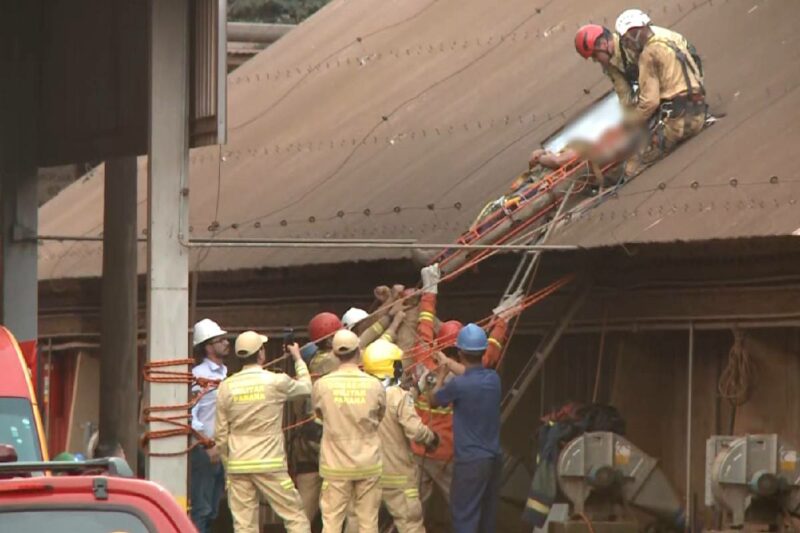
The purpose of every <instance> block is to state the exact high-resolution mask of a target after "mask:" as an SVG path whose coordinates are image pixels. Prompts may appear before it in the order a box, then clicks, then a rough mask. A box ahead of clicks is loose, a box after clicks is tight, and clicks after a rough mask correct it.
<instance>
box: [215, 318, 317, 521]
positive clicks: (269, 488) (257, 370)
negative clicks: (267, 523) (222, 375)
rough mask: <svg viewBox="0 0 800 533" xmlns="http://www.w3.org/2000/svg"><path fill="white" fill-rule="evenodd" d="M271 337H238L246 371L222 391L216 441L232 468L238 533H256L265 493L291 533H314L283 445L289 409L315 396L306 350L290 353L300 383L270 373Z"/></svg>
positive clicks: (225, 383) (230, 475)
mask: <svg viewBox="0 0 800 533" xmlns="http://www.w3.org/2000/svg"><path fill="white" fill-rule="evenodd" d="M266 342H267V337H265V336H263V335H259V334H258V333H256V332H254V331H245V332H244V333H242V334H241V335H239V337H237V338H236V346H235V352H236V356H237V357H239V358H240V359H241V360H242V370H241V371H240V372H238V373H237V374H235V375H233V376H231V377H229V378H227V379H226V380H225V381H223V382H222V383H221V384H220V386H219V389H218V390H219V393H218V399H217V420H216V435H215V437H214V440H215V442H216V444H217V447H218V448H219V451H220V455H221V456H222V458H223V460H224V461H225V463H226V465H227V475H228V505H229V506H230V509H231V514H232V515H233V523H234V530H235V531H236V533H256V532H258V531H260V530H261V528H260V525H259V521H258V511H259V498H258V495H259V493H260V494H261V495H262V496H263V497H264V498H265V499H266V500H267V502H268V503H269V505H270V507H272V509H273V510H274V511H275V513H277V515H278V516H280V517H281V519H282V520H283V521H284V524H285V527H286V531H288V532H289V533H295V532H296V533H310V531H311V527H310V526H309V522H308V518H306V515H305V513H304V512H303V503H302V500H301V498H300V493H299V492H298V491H297V489H296V488H295V486H294V482H292V478H291V477H289V473H288V468H287V464H286V452H285V450H284V442H283V407H284V403H285V402H286V401H288V400H290V399H292V398H297V397H302V396H308V395H309V394H311V377H310V376H309V373H308V368H307V367H306V364H305V362H303V358H302V357H301V355H300V348H299V347H298V346H297V344H291V345H290V346H289V347H288V349H289V353H291V355H292V358H293V359H294V369H295V375H296V376H297V379H296V380H295V379H292V378H291V377H289V376H288V375H287V374H276V373H273V372H270V371H268V370H265V369H263V368H262V365H263V364H264V363H265V362H266V350H265V348H264V345H265V344H266Z"/></svg>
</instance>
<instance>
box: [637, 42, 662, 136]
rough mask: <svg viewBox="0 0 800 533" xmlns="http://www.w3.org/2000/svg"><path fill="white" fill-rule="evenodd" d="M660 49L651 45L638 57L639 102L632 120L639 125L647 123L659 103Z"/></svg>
mask: <svg viewBox="0 0 800 533" xmlns="http://www.w3.org/2000/svg"><path fill="white" fill-rule="evenodd" d="M661 49H662V48H661V47H660V46H657V45H654V44H653V45H650V46H647V47H646V48H645V49H644V51H643V52H642V54H641V55H640V56H639V102H638V104H637V105H636V115H635V118H634V120H635V121H636V122H637V123H639V124H643V123H645V122H647V121H648V120H649V119H650V117H651V116H652V115H653V113H655V111H656V109H658V106H659V104H660V103H661V82H660V80H659V69H660V68H661V58H660V57H659V55H661V54H660V52H661Z"/></svg>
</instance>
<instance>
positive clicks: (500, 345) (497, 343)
mask: <svg viewBox="0 0 800 533" xmlns="http://www.w3.org/2000/svg"><path fill="white" fill-rule="evenodd" d="M489 342H490V343H491V344H494V345H495V346H497V347H498V348H500V349H501V350H502V349H503V345H502V344H501V343H500V341H499V340H497V339H495V338H492V337H489Z"/></svg>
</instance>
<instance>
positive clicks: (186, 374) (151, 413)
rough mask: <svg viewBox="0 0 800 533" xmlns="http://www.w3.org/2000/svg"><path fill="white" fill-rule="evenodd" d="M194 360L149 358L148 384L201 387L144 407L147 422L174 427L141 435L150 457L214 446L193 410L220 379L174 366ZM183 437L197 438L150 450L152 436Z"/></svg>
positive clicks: (146, 364)
mask: <svg viewBox="0 0 800 533" xmlns="http://www.w3.org/2000/svg"><path fill="white" fill-rule="evenodd" d="M288 357H289V354H284V355H282V356H280V357H278V358H276V359H273V360H272V361H270V362H268V363H266V364H265V365H263V368H268V367H270V366H273V365H275V364H277V363H279V362H281V361H284V360H285V359H287V358H288ZM193 363H194V359H167V360H163V361H150V362H147V363H145V365H144V372H143V374H144V380H145V381H146V382H148V383H162V384H177V385H191V386H192V387H194V386H198V387H200V392H198V393H197V394H196V395H195V396H194V397H193V398H192V399H191V400H190V401H188V402H186V403H181V404H172V405H152V406H149V407H145V408H144V410H143V414H144V421H145V423H146V424H148V425H150V424H153V423H160V424H166V425H168V426H171V427H170V428H167V429H159V430H152V431H147V432H145V434H144V435H143V436H142V439H141V447H142V449H144V450H145V453H146V454H148V455H150V456H151V457H174V456H178V455H184V454H186V453H189V452H190V451H192V450H193V449H194V448H196V447H197V446H203V447H206V448H210V447H212V446H213V445H214V441H213V440H212V439H209V438H208V437H206V436H205V435H203V434H202V433H200V432H199V431H197V430H196V429H194V428H193V427H192V425H191V411H192V408H194V406H195V405H197V403H198V402H199V401H200V399H201V398H202V397H203V396H205V395H206V394H208V393H209V392H211V391H213V390H216V389H217V387H218V386H219V384H220V381H221V380H218V379H207V378H202V377H195V376H194V374H192V372H191V371H187V370H174V369H173V368H174V367H184V368H186V367H188V366H189V365H192V364H193ZM168 369H169V370H168ZM156 413H162V414H156ZM165 413H172V414H165ZM313 420H314V417H313V416H312V417H309V418H307V419H304V420H301V421H299V422H297V423H294V424H291V425H288V426H286V427H284V428H283V431H288V430H290V429H293V428H296V427H299V426H302V425H303V424H307V423H308V422H311V421H313ZM181 436H186V437H189V436H191V437H194V438H195V440H194V442H192V443H191V444H190V445H189V446H188V447H186V448H185V449H183V450H180V451H175V452H152V451H150V450H149V447H148V444H149V443H150V441H151V440H153V439H168V438H171V437H181Z"/></svg>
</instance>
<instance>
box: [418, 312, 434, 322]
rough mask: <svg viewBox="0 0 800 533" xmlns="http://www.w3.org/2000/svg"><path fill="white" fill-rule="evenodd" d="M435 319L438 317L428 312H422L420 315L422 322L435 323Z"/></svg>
mask: <svg viewBox="0 0 800 533" xmlns="http://www.w3.org/2000/svg"><path fill="white" fill-rule="evenodd" d="M435 318H436V316H435V315H434V314H433V313H430V312H428V311H420V313H419V319H420V320H430V321H431V322H433V320H434V319H435Z"/></svg>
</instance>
